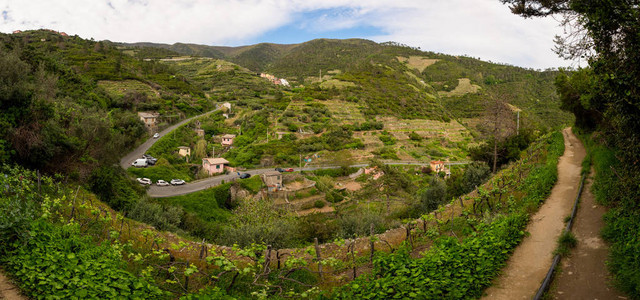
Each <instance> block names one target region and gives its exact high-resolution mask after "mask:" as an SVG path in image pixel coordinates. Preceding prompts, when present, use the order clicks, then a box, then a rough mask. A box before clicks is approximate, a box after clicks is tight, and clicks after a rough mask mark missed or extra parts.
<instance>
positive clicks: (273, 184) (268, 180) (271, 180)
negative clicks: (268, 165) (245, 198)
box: [262, 171, 282, 192]
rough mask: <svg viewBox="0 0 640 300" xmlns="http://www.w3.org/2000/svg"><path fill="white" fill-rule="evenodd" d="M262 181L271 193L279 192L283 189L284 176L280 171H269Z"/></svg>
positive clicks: (263, 175)
mask: <svg viewBox="0 0 640 300" xmlns="http://www.w3.org/2000/svg"><path fill="white" fill-rule="evenodd" d="M262 181H263V182H264V185H266V186H267V191H269V192H277V191H279V190H280V189H282V174H280V172H278V171H269V172H266V173H264V174H262Z"/></svg>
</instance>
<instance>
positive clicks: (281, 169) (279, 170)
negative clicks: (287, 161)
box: [276, 168, 284, 173]
mask: <svg viewBox="0 0 640 300" xmlns="http://www.w3.org/2000/svg"><path fill="white" fill-rule="evenodd" d="M276 171H278V172H280V173H282V172H284V169H283V168H276Z"/></svg>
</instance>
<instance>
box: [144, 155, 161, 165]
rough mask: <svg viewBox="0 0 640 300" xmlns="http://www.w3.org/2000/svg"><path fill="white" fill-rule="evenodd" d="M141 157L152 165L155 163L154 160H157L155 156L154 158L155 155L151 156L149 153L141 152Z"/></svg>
mask: <svg viewBox="0 0 640 300" xmlns="http://www.w3.org/2000/svg"><path fill="white" fill-rule="evenodd" d="M142 158H144V159H146V160H147V164H148V165H150V166H154V165H155V164H156V162H157V161H158V159H157V158H155V157H153V156H151V155H149V154H143V155H142Z"/></svg>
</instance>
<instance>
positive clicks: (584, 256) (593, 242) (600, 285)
mask: <svg viewBox="0 0 640 300" xmlns="http://www.w3.org/2000/svg"><path fill="white" fill-rule="evenodd" d="M593 176H594V173H593V172H591V175H590V176H589V177H590V178H589V179H587V181H586V184H585V186H584V189H583V190H582V196H581V197H580V205H579V206H578V213H577V214H576V219H575V221H574V222H575V223H573V230H572V231H573V233H574V234H575V236H576V239H577V240H578V244H577V246H576V248H575V249H573V250H572V251H571V255H570V256H569V257H565V258H563V259H562V262H561V263H560V265H561V266H562V267H561V268H560V270H559V273H558V274H557V275H556V277H555V279H554V280H553V284H552V286H551V290H550V291H549V292H548V294H550V295H553V297H550V298H552V299H600V300H607V299H627V298H626V297H624V296H623V294H622V293H620V292H618V291H617V290H616V289H614V288H613V287H612V286H611V284H610V281H609V273H608V272H607V267H606V266H605V260H606V259H607V254H608V253H609V249H608V247H607V244H605V242H604V241H603V240H602V238H600V230H601V229H602V227H604V220H603V219H602V215H604V213H605V212H606V209H605V207H603V206H601V205H598V204H597V203H596V200H595V196H594V195H593V193H592V192H591V185H592V184H593V182H592V179H593Z"/></svg>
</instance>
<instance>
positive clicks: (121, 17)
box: [0, 0, 575, 69]
mask: <svg viewBox="0 0 640 300" xmlns="http://www.w3.org/2000/svg"><path fill="white" fill-rule="evenodd" d="M40 28H48V29H54V30H57V31H63V32H66V33H67V34H69V35H78V36H80V37H82V38H87V39H89V38H93V39H95V40H110V41H114V42H157V43H168V44H173V43H176V42H180V43H195V44H203V45H215V46H241V45H250V44H256V43H261V42H270V43H280V44H291V43H301V42H305V41H309V40H312V39H316V38H340V39H342V38H364V39H369V40H373V41H376V42H387V41H393V42H398V43H401V44H405V45H409V46H412V47H419V48H420V49H422V50H425V51H434V52H440V53H445V54H451V55H467V56H471V57H476V58H480V59H483V60H487V61H492V62H498V63H505V64H510V65H516V66H521V67H527V68H534V69H546V68H553V67H561V66H574V65H575V63H573V62H570V61H565V60H562V59H560V58H558V57H557V55H556V54H555V53H554V52H553V51H552V49H553V47H554V43H553V39H554V36H555V35H562V33H563V29H562V28H561V27H560V26H559V22H558V21H557V20H554V19H553V18H550V17H549V18H537V19H524V18H521V17H518V16H515V15H513V14H511V12H510V11H509V8H508V7H507V6H505V5H502V4H501V3H500V1H499V0H55V1H54V0H0V32H3V33H11V32H13V31H14V30H29V29H40Z"/></svg>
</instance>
